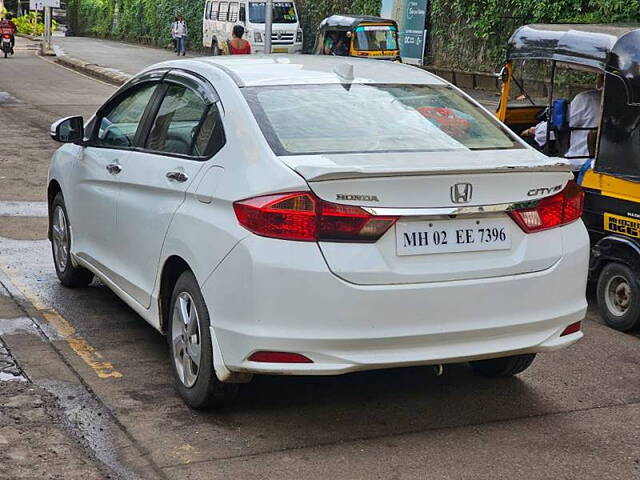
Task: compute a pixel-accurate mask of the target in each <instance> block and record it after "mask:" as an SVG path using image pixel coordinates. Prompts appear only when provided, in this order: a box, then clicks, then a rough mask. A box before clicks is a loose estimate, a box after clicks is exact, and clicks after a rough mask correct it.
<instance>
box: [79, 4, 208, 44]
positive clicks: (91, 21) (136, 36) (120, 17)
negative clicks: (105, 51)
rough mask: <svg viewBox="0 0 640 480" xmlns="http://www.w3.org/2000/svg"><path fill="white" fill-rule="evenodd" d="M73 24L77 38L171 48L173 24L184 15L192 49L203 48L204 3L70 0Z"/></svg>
mask: <svg viewBox="0 0 640 480" xmlns="http://www.w3.org/2000/svg"><path fill="white" fill-rule="evenodd" d="M68 5H69V7H68V9H69V10H68V15H69V21H70V23H71V27H72V29H73V31H74V32H75V33H76V34H79V35H93V36H98V37H111V38H117V39H123V40H129V41H135V42H140V43H145V44H155V45H161V46H164V45H167V44H168V43H169V41H170V40H171V31H170V29H171V23H172V22H173V21H174V18H175V16H176V15H183V16H184V17H185V20H186V22H187V25H188V27H189V41H190V42H191V45H192V46H198V45H201V44H202V11H203V10H204V0H177V1H175V0H173V1H170V0H70V1H69V4H68Z"/></svg>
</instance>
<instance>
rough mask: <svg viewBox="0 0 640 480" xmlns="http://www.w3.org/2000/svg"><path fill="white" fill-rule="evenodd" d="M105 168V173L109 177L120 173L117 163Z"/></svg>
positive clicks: (120, 169) (120, 168)
mask: <svg viewBox="0 0 640 480" xmlns="http://www.w3.org/2000/svg"><path fill="white" fill-rule="evenodd" d="M106 168H107V172H109V173H110V174H111V175H117V174H119V173H120V172H121V171H122V167H121V166H120V165H118V164H117V163H110V164H109V165H107V167H106Z"/></svg>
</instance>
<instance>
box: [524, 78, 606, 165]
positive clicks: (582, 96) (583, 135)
mask: <svg viewBox="0 0 640 480" xmlns="http://www.w3.org/2000/svg"><path fill="white" fill-rule="evenodd" d="M603 84H604V75H598V79H597V82H596V89H595V90H588V91H586V92H580V93H579V94H578V95H576V96H575V97H574V99H573V100H572V101H571V103H570V104H569V108H568V117H569V129H570V130H571V139H570V142H569V150H568V151H567V153H566V154H565V158H566V159H567V160H569V163H570V164H571V168H572V169H573V170H574V171H579V170H580V168H581V167H582V165H584V163H585V162H586V161H587V160H589V145H588V140H587V139H588V137H589V132H590V131H593V129H596V128H598V124H599V122H600V103H601V97H602V85H603ZM522 136H523V137H534V138H535V141H536V143H537V144H538V145H540V146H541V147H542V146H544V144H545V143H546V142H547V122H546V121H543V122H540V123H539V124H538V125H536V126H534V127H531V128H528V129H527V130H525V131H524V132H522ZM551 138H552V139H553V132H552V137H551Z"/></svg>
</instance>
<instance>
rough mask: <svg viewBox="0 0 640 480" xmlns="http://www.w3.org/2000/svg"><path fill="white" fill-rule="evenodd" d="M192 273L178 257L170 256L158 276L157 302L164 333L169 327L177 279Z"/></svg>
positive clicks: (161, 327) (186, 264)
mask: <svg viewBox="0 0 640 480" xmlns="http://www.w3.org/2000/svg"><path fill="white" fill-rule="evenodd" d="M187 271H190V272H193V269H192V268H191V267H190V266H189V264H188V263H187V262H186V261H185V260H184V259H183V258H182V257H180V256H178V255H172V256H170V257H169V258H167V260H166V261H165V262H164V265H163V267H162V274H161V276H160V298H159V300H158V302H159V304H160V305H159V306H160V329H161V331H162V332H164V333H166V332H167V328H168V325H169V319H170V316H171V315H170V312H169V309H170V308H171V295H172V294H173V287H174V286H175V285H176V282H177V281H178V278H180V275H182V274H183V273H184V272H187Z"/></svg>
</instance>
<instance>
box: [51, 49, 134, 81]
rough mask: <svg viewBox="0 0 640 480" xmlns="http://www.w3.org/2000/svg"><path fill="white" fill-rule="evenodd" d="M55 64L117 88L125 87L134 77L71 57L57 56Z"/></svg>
mask: <svg viewBox="0 0 640 480" xmlns="http://www.w3.org/2000/svg"><path fill="white" fill-rule="evenodd" d="M55 62H56V63H58V64H60V65H63V66H65V67H67V68H70V69H72V70H76V71H78V72H81V73H84V74H85V75H89V76H91V77H94V78H97V79H98V80H102V81H104V82H107V83H111V84H112V85H116V86H120V85H123V84H124V83H125V82H127V81H128V80H129V79H130V78H131V77H132V75H129V74H126V73H122V72H118V71H117V70H113V69H110V68H106V67H102V66H100V65H97V64H95V63H89V62H85V61H84V60H80V59H78V58H75V57H70V56H69V55H57V58H56V60H55Z"/></svg>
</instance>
